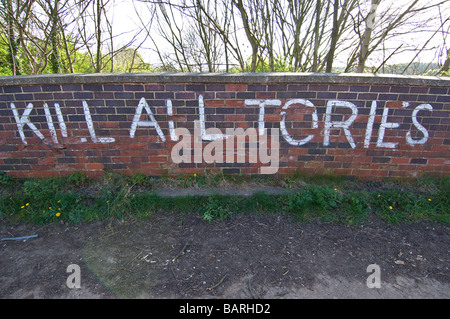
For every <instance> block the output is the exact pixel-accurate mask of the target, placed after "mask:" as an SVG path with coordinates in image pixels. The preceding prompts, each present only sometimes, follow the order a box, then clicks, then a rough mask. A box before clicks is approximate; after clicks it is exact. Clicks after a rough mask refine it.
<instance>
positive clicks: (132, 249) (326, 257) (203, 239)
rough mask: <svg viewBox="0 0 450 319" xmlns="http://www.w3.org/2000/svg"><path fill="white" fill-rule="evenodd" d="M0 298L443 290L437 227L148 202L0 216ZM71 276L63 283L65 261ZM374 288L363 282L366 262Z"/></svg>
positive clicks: (435, 294) (446, 290)
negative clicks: (220, 214) (110, 213)
mask: <svg viewBox="0 0 450 319" xmlns="http://www.w3.org/2000/svg"><path fill="white" fill-rule="evenodd" d="M33 234H38V237H36V238H31V239H28V240H26V241H23V240H20V241H1V242H0V297H1V298H450V276H449V275H450V272H449V266H450V264H449V260H450V255H449V247H450V246H449V243H450V233H449V228H448V227H446V226H444V225H437V224H434V225H432V224H429V223H425V222H420V223H417V224H402V225H396V226H392V225H389V224H385V223H384V222H382V221H380V220H378V219H375V218H373V219H372V220H370V221H369V222H368V223H366V224H365V225H361V226H353V227H350V226H347V225H335V224H323V223H310V224H298V223H295V222H293V221H292V220H291V219H290V218H289V217H286V216H268V215H241V216H235V217H233V218H232V219H229V220H226V221H222V222H212V223H208V222H206V221H204V220H202V219H201V218H200V217H199V216H193V215H176V214H166V215H165V214H159V215H157V216H154V217H152V218H149V219H146V220H129V221H126V222H119V221H113V222H97V223H92V224H82V225H77V226H68V225H64V224H58V225H47V226H44V227H39V226H36V225H26V224H21V225H15V226H11V225H0V238H4V237H16V236H25V235H33ZM71 264H77V265H79V267H80V278H81V288H72V289H70V288H68V286H67V284H66V281H67V278H68V276H69V275H70V274H71V273H68V272H67V271H66V270H67V267H68V266H69V265H71ZM371 264H376V265H378V266H379V267H380V268H379V269H380V281H381V282H380V283H381V288H372V289H371V288H368V287H367V278H368V277H369V276H370V275H371V274H372V272H367V267H368V266H369V265H371Z"/></svg>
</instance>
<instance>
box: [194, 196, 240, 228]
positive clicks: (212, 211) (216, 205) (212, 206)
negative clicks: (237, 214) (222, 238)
mask: <svg viewBox="0 0 450 319" xmlns="http://www.w3.org/2000/svg"><path fill="white" fill-rule="evenodd" d="M223 199H224V197H223V196H208V197H207V201H206V205H205V210H204V212H203V215H202V218H203V219H204V220H207V221H209V222H211V221H212V220H214V219H219V220H224V219H225V218H229V217H231V216H232V215H233V212H232V211H231V210H230V209H229V208H228V207H227V205H224V201H223Z"/></svg>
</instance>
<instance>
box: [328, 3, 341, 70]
mask: <svg viewBox="0 0 450 319" xmlns="http://www.w3.org/2000/svg"><path fill="white" fill-rule="evenodd" d="M338 10H339V0H334V9H333V29H332V31H331V43H330V50H329V51H328V55H327V66H326V69H325V72H327V73H330V72H331V70H332V68H333V61H334V52H335V50H336V44H337V40H338V34H339V22H338Z"/></svg>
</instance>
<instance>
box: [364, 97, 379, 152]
mask: <svg viewBox="0 0 450 319" xmlns="http://www.w3.org/2000/svg"><path fill="white" fill-rule="evenodd" d="M376 111H377V101H372V106H371V107H370V114H369V120H368V121H367V126H366V136H365V137H364V148H368V147H369V144H370V138H371V137H372V130H373V122H374V121H375V114H376Z"/></svg>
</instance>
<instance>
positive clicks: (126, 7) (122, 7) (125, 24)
mask: <svg viewBox="0 0 450 319" xmlns="http://www.w3.org/2000/svg"><path fill="white" fill-rule="evenodd" d="M420 1H425V3H427V4H431V3H436V2H440V0H420ZM112 2H113V3H114V6H113V9H112V10H109V11H108V15H110V16H111V17H112V21H113V31H114V33H115V34H122V35H120V36H118V37H117V39H116V40H115V47H116V48H117V47H119V46H120V45H123V44H125V43H126V42H127V41H129V40H130V38H131V37H133V35H134V34H135V33H136V32H137V30H139V29H140V28H141V23H140V21H139V20H138V19H137V17H136V12H135V6H136V7H137V8H138V12H139V14H140V16H141V17H142V19H143V20H144V21H151V15H150V12H149V10H148V8H147V5H146V4H145V3H141V2H139V1H133V2H134V5H133V2H132V1H126V0H112ZM366 2H367V5H368V6H370V0H367V1H366ZM390 2H391V1H384V0H383V1H382V2H381V4H380V6H379V8H378V12H382V11H383V9H384V8H385V7H383V6H385V5H384V4H386V3H390ZM410 3H411V0H396V1H395V3H394V6H395V7H396V8H400V9H401V8H405V7H407V6H409V4H410ZM445 7H446V12H447V13H449V12H450V1H448V2H447V4H446V5H445ZM394 9H395V8H392V9H391V10H394ZM442 9H443V8H442ZM438 13H439V12H438V9H437V8H435V9H433V11H432V12H431V14H433V15H435V16H438ZM445 18H447V17H445V16H444V19H445ZM155 29H156V28H155ZM155 29H153V30H155ZM156 33H157V32H156V31H152V36H156ZM144 35H145V32H142V36H144ZM430 35H431V34H430V33H428V32H427V33H421V34H406V35H404V36H402V38H401V39H399V40H398V41H396V42H392V41H391V43H386V45H387V46H398V45H399V44H400V42H399V41H404V42H405V44H415V43H417V44H419V43H424V42H425V41H426V40H428V38H429V37H430ZM243 42H244V43H245V45H247V41H246V38H245V35H243ZM136 43H140V41H139V40H138V41H137V42H136ZM431 43H434V45H435V46H441V47H442V43H443V38H442V35H441V34H438V35H436V36H435V38H434V39H433V41H431V42H430V44H431ZM158 44H161V45H164V40H161V41H159V40H158ZM152 46H153V44H152V43H151V41H150V40H147V41H146V42H145V43H144V44H143V45H142V47H141V48H139V53H140V54H141V55H142V57H143V58H144V60H145V61H146V62H149V63H151V64H159V59H158V57H157V55H156V53H155V52H154V51H152V50H149V49H148V48H151V47H152ZM447 47H449V44H447ZM414 55H415V52H406V53H403V54H401V55H398V56H396V57H395V58H393V59H391V60H389V64H394V63H404V62H409V61H410V60H411V59H412V58H413V57H414ZM437 55H438V50H437V49H436V50H433V51H429V52H426V53H425V52H424V53H422V54H421V55H420V56H419V58H418V59H416V60H415V61H416V62H429V61H437V60H436V57H437ZM371 59H373V60H375V64H377V63H376V60H380V59H382V57H381V56H376V55H375V54H374V55H373V56H372V57H371ZM344 60H345V57H344ZM343 62H344V64H345V61H343ZM335 64H342V63H339V57H338V58H337V59H336V63H335ZM368 64H370V61H368Z"/></svg>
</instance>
